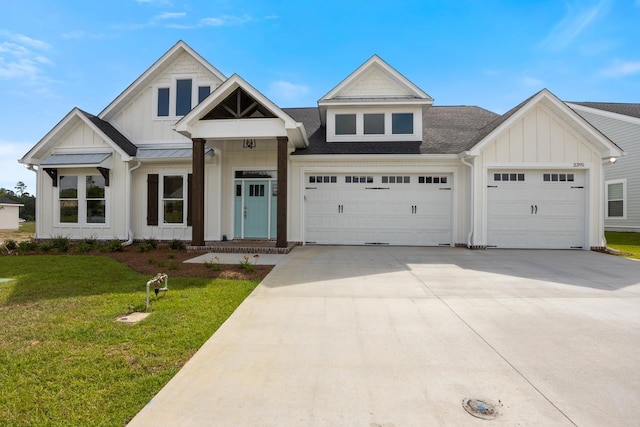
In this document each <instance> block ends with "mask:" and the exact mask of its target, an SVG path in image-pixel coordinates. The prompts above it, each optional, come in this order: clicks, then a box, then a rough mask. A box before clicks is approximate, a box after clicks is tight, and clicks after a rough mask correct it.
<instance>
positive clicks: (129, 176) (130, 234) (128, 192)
mask: <svg viewBox="0 0 640 427" xmlns="http://www.w3.org/2000/svg"><path fill="white" fill-rule="evenodd" d="M127 164H129V163H127ZM140 166H142V162H141V161H140V160H138V164H137V165H135V166H134V167H132V168H129V167H128V173H127V187H126V195H125V200H126V204H127V205H126V206H125V212H126V225H125V226H126V228H127V241H126V242H124V243H123V245H124V246H129V245H131V244H132V243H133V232H132V231H131V181H132V172H133V171H134V170H136V169H138V168H139V167H140Z"/></svg>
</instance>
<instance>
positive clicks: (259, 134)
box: [20, 41, 622, 249]
mask: <svg viewBox="0 0 640 427" xmlns="http://www.w3.org/2000/svg"><path fill="white" fill-rule="evenodd" d="M433 103H434V100H433V99H432V98H431V97H430V96H429V95H428V94H427V93H425V92H424V91H423V90H422V89H420V88H418V87H417V86H416V85H415V84H413V83H412V82H411V81H409V80H408V79H407V78H406V77H404V76H403V75H402V74H400V73H399V72H398V71H396V70H395V69H393V68H392V67H391V66H390V65H388V64H387V63H386V62H384V61H383V60H382V59H380V58H379V57H378V56H375V55H374V56H373V57H371V58H370V59H369V60H367V61H366V62H365V63H364V64H362V65H361V66H360V67H359V68H358V69H356V70H355V71H354V72H353V73H351V74H350V75H349V76H348V77H346V78H345V79H344V80H343V81H342V82H340V83H339V84H338V85H337V86H336V87H334V88H333V89H331V90H330V91H329V92H327V94H326V95H325V96H323V97H322V98H321V99H320V100H319V101H318V105H317V106H316V107H309V108H279V107H278V106H277V105H275V104H274V103H273V102H271V101H270V100H269V99H268V98H266V97H265V96H264V95H263V94H261V93H260V92H259V91H258V90H257V89H255V88H254V87H253V86H251V84H250V83H248V82H247V81H245V80H244V79H242V77H240V76H238V75H235V74H234V75H233V76H231V77H229V78H227V77H225V76H224V75H222V74H221V73H220V72H219V71H218V70H217V69H216V68H215V67H213V66H212V65H211V64H209V63H208V62H207V61H206V60H204V59H203V58H202V57H201V56H200V55H198V54H197V53H196V52H194V51H193V50H192V49H191V48H190V47H189V46H188V45H186V44H185V43H184V42H182V41H180V42H178V43H177V44H176V45H174V46H173V47H172V48H171V49H170V50H169V51H168V52H167V53H165V54H164V55H163V56H162V57H161V58H160V59H159V60H158V61H156V62H155V63H154V64H153V65H152V66H151V67H150V68H149V69H148V70H147V71H145V72H144V73H143V74H142V75H141V76H140V77H139V78H138V79H137V80H136V81H134V82H133V83H132V84H131V85H130V86H129V87H128V88H127V89H126V90H125V91H124V92H123V93H122V94H120V95H119V96H118V97H117V98H116V99H115V100H113V102H111V103H110V104H109V105H108V106H107V107H106V108H105V109H104V110H103V111H102V112H101V113H99V114H98V115H97V116H94V115H92V114H89V113H86V112H84V111H82V110H80V109H77V108H76V109H73V110H72V111H71V112H70V113H69V114H67V116H66V117H64V118H63V119H62V121H61V122H60V123H58V124H57V125H56V126H55V127H54V128H53V129H52V130H51V131H50V132H49V133H47V135H45V136H44V138H42V140H40V141H39V142H38V143H37V144H36V145H35V146H34V147H33V148H32V149H31V150H30V151H29V152H28V153H27V154H26V155H25V156H24V157H23V158H22V159H21V160H20V162H21V163H24V164H25V165H28V166H30V167H33V168H34V169H35V170H37V187H38V188H37V192H38V205H37V217H38V223H37V231H36V234H37V237H39V238H47V237H49V236H53V235H66V236H70V237H72V238H83V237H89V236H98V237H99V238H101V239H112V238H118V239H122V240H133V239H144V238H151V237H154V238H157V239H162V240H170V239H181V240H185V241H191V242H192V244H193V245H196V246H202V245H205V243H207V244H208V243H211V242H215V241H220V240H232V239H275V240H276V242H277V246H279V247H284V246H287V243H288V242H299V243H302V244H349V245H367V244H384V245H420V246H427V245H428V246H432V245H435V246H468V247H479V248H484V247H499V248H581V249H590V248H600V247H602V246H603V245H604V240H603V233H604V222H603V221H604V205H605V200H606V199H605V190H604V185H603V183H604V178H603V173H604V172H603V164H604V163H608V162H609V161H610V159H612V158H617V157H619V156H620V155H621V154H622V150H621V149H620V148H619V147H618V146H617V145H616V144H614V143H613V142H612V141H611V140H610V139H609V138H607V137H606V136H605V135H603V134H602V133H601V132H600V131H598V130H597V129H596V128H594V127H593V126H592V125H591V124H589V123H588V122H587V121H585V119H583V118H582V117H581V116H580V115H578V114H577V113H576V112H575V111H574V110H573V109H571V108H569V107H568V106H567V105H566V104H565V103H563V102H562V101H560V100H559V99H558V98H557V97H556V96H555V95H553V94H552V93H551V92H549V91H548V90H546V89H545V90H542V91H540V92H538V93H536V94H534V95H533V96H531V97H530V98H529V99H527V100H525V101H524V102H522V103H521V104H520V105H518V106H516V107H514V108H513V109H512V110H511V111H509V112H507V113H506V114H503V115H501V116H499V115H496V114H494V113H492V112H489V111H487V110H484V109H482V108H479V107H468V106H463V107H458V106H437V105H433Z"/></svg>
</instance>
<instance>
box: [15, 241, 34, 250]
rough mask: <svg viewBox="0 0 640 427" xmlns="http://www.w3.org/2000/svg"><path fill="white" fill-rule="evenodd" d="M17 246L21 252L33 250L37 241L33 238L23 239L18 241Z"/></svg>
mask: <svg viewBox="0 0 640 427" xmlns="http://www.w3.org/2000/svg"><path fill="white" fill-rule="evenodd" d="M18 247H19V248H20V250H21V251H23V252H28V251H35V250H37V249H38V242H36V241H35V240H33V239H30V240H24V241H22V242H20V243H18Z"/></svg>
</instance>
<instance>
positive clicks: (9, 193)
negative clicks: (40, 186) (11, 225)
mask: <svg viewBox="0 0 640 427" xmlns="http://www.w3.org/2000/svg"><path fill="white" fill-rule="evenodd" d="M14 189H15V191H14V190H10V189H8V188H3V187H0V197H6V198H7V199H9V200H13V201H14V202H18V203H21V204H23V205H24V206H20V218H24V219H25V220H27V221H35V220H36V196H32V195H31V194H29V192H27V186H26V184H25V183H24V182H22V181H18V183H17V184H16V186H15V187H14Z"/></svg>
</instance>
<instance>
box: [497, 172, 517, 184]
mask: <svg viewBox="0 0 640 427" xmlns="http://www.w3.org/2000/svg"><path fill="white" fill-rule="evenodd" d="M493 180H494V181H501V182H504V181H521V182H522V181H524V174H523V173H494V174H493Z"/></svg>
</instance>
